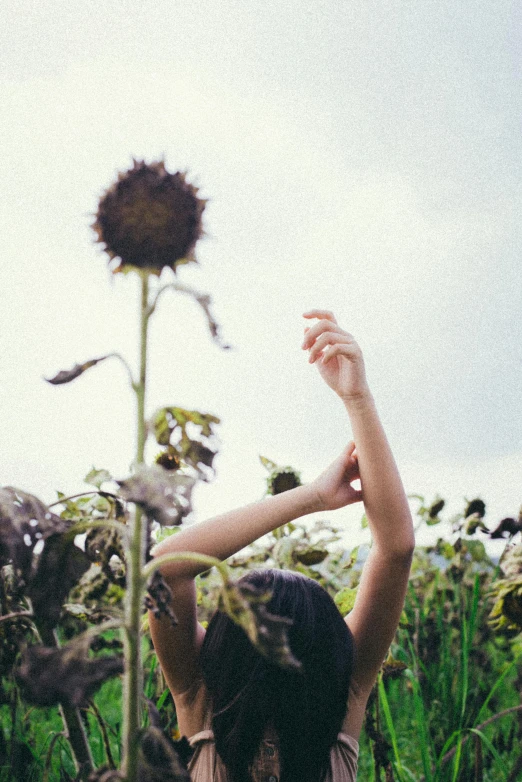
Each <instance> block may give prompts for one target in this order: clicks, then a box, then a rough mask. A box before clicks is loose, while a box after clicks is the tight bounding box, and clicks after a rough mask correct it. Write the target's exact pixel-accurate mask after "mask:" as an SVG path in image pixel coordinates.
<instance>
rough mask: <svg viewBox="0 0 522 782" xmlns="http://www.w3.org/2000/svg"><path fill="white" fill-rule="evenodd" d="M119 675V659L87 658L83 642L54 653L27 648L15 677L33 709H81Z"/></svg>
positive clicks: (73, 642)
mask: <svg viewBox="0 0 522 782" xmlns="http://www.w3.org/2000/svg"><path fill="white" fill-rule="evenodd" d="M120 673H123V658H122V657H96V658H89V657H88V650H87V649H86V648H85V643H84V642H79V641H71V642H70V643H69V644H67V646H63V647H62V648H61V649H56V648H52V647H47V646H31V647H29V648H28V649H26V650H25V652H24V653H23V656H22V660H21V663H20V666H19V668H18V670H17V673H16V678H17V681H18V683H19V685H20V687H21V689H22V693H23V695H24V697H25V698H26V700H28V701H29V702H30V703H34V704H35V705H36V706H55V705H56V704H58V703H64V704H66V705H68V706H85V705H86V704H87V702H88V700H89V698H90V697H91V696H92V695H93V694H94V693H95V692H96V690H97V689H98V688H99V687H100V686H101V685H102V684H103V682H104V681H106V680H107V679H109V678H110V677H111V676H117V675H118V674H120Z"/></svg>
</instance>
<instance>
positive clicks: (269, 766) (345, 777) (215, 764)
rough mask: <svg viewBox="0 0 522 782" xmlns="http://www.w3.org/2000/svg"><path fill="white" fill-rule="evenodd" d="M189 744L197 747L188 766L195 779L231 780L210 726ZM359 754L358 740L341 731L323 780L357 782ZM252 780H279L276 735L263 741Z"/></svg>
mask: <svg viewBox="0 0 522 782" xmlns="http://www.w3.org/2000/svg"><path fill="white" fill-rule="evenodd" d="M206 722H207V725H208V724H209V722H208V720H207V721H206ZM189 743H190V745H191V746H192V747H195V750H196V751H195V752H194V755H193V756H192V758H191V760H190V763H189V766H188V769H189V771H190V778H191V780H192V782H228V776H227V771H226V768H225V766H224V765H223V761H222V760H221V758H220V757H219V755H218V754H217V752H216V744H215V742H214V734H213V732H212V730H211V729H210V727H209V728H208V729H207V730H202V731H200V732H199V733H196V734H195V735H194V736H192V737H191V738H190V739H189ZM358 756H359V742H358V741H356V739H354V738H353V737H352V736H349V735H348V734H347V733H339V734H338V736H337V741H336V742H335V744H334V745H333V747H332V749H331V750H330V768H329V770H328V772H327V774H326V776H325V778H324V782H355V779H356V776H357V758H358ZM252 782H279V754H278V747H277V740H276V737H275V735H274V734H270V733H267V735H266V737H265V739H264V740H263V741H262V742H261V746H260V750H259V754H258V757H257V760H256V763H255V769H254V772H253V777H252Z"/></svg>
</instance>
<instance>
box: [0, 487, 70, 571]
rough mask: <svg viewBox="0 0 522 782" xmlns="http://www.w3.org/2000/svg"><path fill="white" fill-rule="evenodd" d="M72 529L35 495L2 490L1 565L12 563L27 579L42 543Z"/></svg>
mask: <svg viewBox="0 0 522 782" xmlns="http://www.w3.org/2000/svg"><path fill="white" fill-rule="evenodd" d="M69 526H70V523H69V522H68V521H66V520H65V519H61V518H60V517H59V516H56V515H55V514H54V513H52V512H51V511H50V510H49V509H48V508H47V506H46V505H44V504H43V502H41V501H40V500H39V499H38V498H37V497H34V496H33V495H32V494H27V492H23V491H21V490H20V489H15V488H14V487H12V486H4V487H3V488H0V566H1V565H5V564H7V562H9V560H12V561H13V566H14V568H15V570H16V571H17V572H18V573H19V574H20V575H21V577H22V578H23V579H24V580H27V579H28V578H29V575H30V572H31V565H32V557H33V549H34V547H35V546H36V544H37V543H38V541H39V540H45V539H46V538H48V537H49V536H50V535H53V534H54V533H61V532H65V531H66V530H67V529H68V528H69Z"/></svg>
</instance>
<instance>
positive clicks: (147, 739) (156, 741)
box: [138, 726, 190, 782]
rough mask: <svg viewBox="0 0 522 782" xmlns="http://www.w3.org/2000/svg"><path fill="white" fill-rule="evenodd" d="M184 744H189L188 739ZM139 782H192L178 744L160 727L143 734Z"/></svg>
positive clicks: (148, 729)
mask: <svg viewBox="0 0 522 782" xmlns="http://www.w3.org/2000/svg"><path fill="white" fill-rule="evenodd" d="M183 744H184V745H185V744H188V742H187V740H186V739H185V741H184V742H183ZM138 782H190V774H189V772H188V771H187V769H186V767H185V765H184V764H183V763H182V761H181V759H180V756H179V754H178V751H177V749H176V743H175V742H173V741H172V740H171V739H169V738H168V736H166V735H165V733H164V732H163V731H162V730H161V728H159V727H155V726H152V727H150V728H147V729H146V730H145V731H144V732H143V733H142V736H141V742H140V760H139V767H138Z"/></svg>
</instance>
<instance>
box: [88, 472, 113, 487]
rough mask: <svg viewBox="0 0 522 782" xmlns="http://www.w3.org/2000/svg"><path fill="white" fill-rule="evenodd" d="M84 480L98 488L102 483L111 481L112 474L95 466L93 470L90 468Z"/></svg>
mask: <svg viewBox="0 0 522 782" xmlns="http://www.w3.org/2000/svg"><path fill="white" fill-rule="evenodd" d="M83 480H84V482H85V483H87V484H88V485H89V486H95V487H96V488H97V489H99V488H100V487H101V485H102V483H105V482H106V481H111V480H112V476H111V474H110V472H109V471H108V470H97V469H96V467H93V468H92V470H89V472H88V473H87V475H86V476H85V478H84V479H83Z"/></svg>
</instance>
